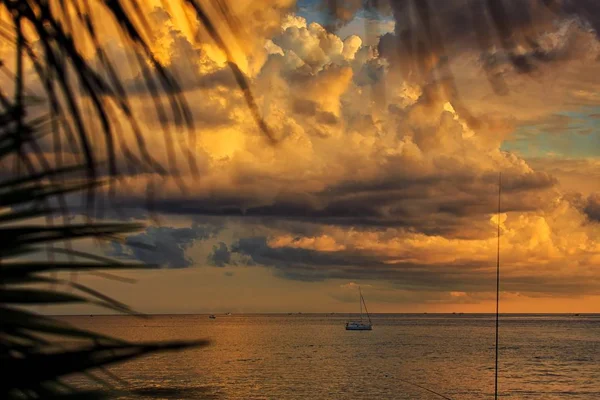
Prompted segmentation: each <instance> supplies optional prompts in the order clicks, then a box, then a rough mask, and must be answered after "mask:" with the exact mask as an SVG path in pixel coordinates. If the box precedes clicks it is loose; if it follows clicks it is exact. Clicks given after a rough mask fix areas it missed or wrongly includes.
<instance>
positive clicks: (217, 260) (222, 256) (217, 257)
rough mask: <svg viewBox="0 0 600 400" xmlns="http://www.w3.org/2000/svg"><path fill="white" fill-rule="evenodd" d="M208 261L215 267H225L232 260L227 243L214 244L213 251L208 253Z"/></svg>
mask: <svg viewBox="0 0 600 400" xmlns="http://www.w3.org/2000/svg"><path fill="white" fill-rule="evenodd" d="M208 262H209V264H211V265H214V266H215V267H224V266H225V265H228V264H229V263H230V262H231V252H230V251H229V249H228V248H227V245H226V244H225V243H223V242H219V243H218V244H217V245H214V246H213V249H212V252H211V253H210V254H209V255H208Z"/></svg>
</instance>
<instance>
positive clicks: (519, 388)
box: [65, 314, 600, 400]
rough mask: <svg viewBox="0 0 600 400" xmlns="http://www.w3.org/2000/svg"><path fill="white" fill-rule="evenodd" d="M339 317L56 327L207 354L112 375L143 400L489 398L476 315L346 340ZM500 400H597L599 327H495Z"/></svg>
mask: <svg viewBox="0 0 600 400" xmlns="http://www.w3.org/2000/svg"><path fill="white" fill-rule="evenodd" d="M346 318H347V316H346V315H339V314H338V315H324V314H323V315H309V314H303V315H293V316H288V315H285V316H282V315H242V316H238V315H232V316H225V315H222V316H221V315H218V316H217V318H216V319H215V320H210V319H208V318H207V316H206V315H199V316H157V317H153V318H152V319H150V320H148V319H137V318H135V317H130V316H110V317H109V316H104V317H98V316H96V317H94V318H89V317H65V319H67V320H69V321H70V322H72V323H74V324H77V325H78V326H81V327H84V328H88V329H93V330H96V331H100V332H103V333H109V334H111V335H115V336H118V337H121V338H125V339H129V340H136V341H146V340H173V339H200V338H209V339H211V340H212V341H213V345H212V346H210V347H208V348H203V349H193V350H188V351H184V352H180V353H163V354H156V355H152V356H150V357H147V358H144V359H142V360H138V361H134V362H131V363H126V364H121V365H118V366H115V367H112V368H111V369H110V371H111V372H112V373H114V374H116V375H117V376H119V377H120V378H121V379H123V380H124V381H125V382H127V383H128V384H129V385H130V387H131V388H132V392H131V394H129V395H127V396H124V397H122V398H124V399H125V398H128V399H129V398H136V399H139V398H151V399H284V398H285V399H305V398H320V399H324V398H327V399H347V398H352V399H373V398H386V399H390V398H393V399H435V398H439V397H436V396H435V395H434V394H431V393H428V392H426V391H424V390H422V389H420V388H418V387H415V386H412V385H409V384H407V383H406V382H405V381H410V382H414V383H416V384H419V385H422V386H425V387H428V388H430V389H432V390H434V391H436V392H440V393H442V394H444V395H446V396H448V397H450V398H453V399H482V398H490V395H492V391H493V382H494V381H493V373H494V370H493V366H494V322H493V317H492V316H491V315H490V316H487V315H434V314H427V315H376V316H375V317H374V318H373V323H374V330H373V331H362V332H361V331H356V332H354V331H346V330H345V329H344V321H345V319H346ZM500 335H501V336H500V338H501V347H500V357H501V358H500V378H499V387H500V389H501V392H502V394H503V396H502V397H503V398H512V399H544V400H550V399H565V398H567V399H586V400H588V399H593V398H600V377H599V375H598V371H599V370H598V365H600V316H593V315H592V316H590V315H582V316H579V317H575V316H540V315H523V316H510V317H504V318H503V319H502V323H501V332H500Z"/></svg>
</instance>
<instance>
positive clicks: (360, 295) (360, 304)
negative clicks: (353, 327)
mask: <svg viewBox="0 0 600 400" xmlns="http://www.w3.org/2000/svg"><path fill="white" fill-rule="evenodd" d="M358 296H359V297H358V306H359V307H360V320H361V321H362V291H361V290H360V286H359V287H358Z"/></svg>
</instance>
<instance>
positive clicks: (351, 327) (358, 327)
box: [346, 323, 373, 331]
mask: <svg viewBox="0 0 600 400" xmlns="http://www.w3.org/2000/svg"><path fill="white" fill-rule="evenodd" d="M346 330H347V331H372V330H373V325H371V324H355V323H347V324H346Z"/></svg>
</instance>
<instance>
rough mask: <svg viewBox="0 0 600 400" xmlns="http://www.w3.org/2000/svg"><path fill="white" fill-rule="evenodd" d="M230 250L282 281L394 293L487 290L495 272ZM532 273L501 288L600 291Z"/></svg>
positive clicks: (468, 265)
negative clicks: (370, 285)
mask: <svg viewBox="0 0 600 400" xmlns="http://www.w3.org/2000/svg"><path fill="white" fill-rule="evenodd" d="M231 251H232V252H234V253H239V254H242V255H245V256H248V257H250V260H251V261H252V262H254V263H256V264H258V265H263V266H267V267H272V268H274V269H275V271H276V272H277V274H278V275H280V276H282V277H285V278H287V279H293V280H300V281H322V280H326V279H343V280H380V281H387V282H390V283H392V284H393V285H394V286H395V287H396V288H398V289H405V290H425V291H434V292H435V291H441V292H448V291H464V292H488V291H492V290H493V288H494V287H495V286H494V284H495V269H494V268H493V265H490V264H493V262H490V263H485V262H475V261H469V260H457V261H454V262H452V263H430V264H426V263H414V262H409V261H403V260H402V258H401V257H397V256H394V257H386V256H376V255H367V254H363V253H361V252H360V251H357V250H354V249H351V250H340V251H325V252H324V251H318V250H312V249H303V248H295V247H271V246H270V245H269V243H268V240H267V238H265V237H248V238H243V239H240V240H239V241H237V242H236V243H234V244H233V245H232V246H231ZM399 258H400V260H398V259H399ZM392 260H393V263H392V262H391V261H392ZM534 272H535V273H532V272H529V273H528V272H514V271H511V272H510V273H507V274H505V275H504V276H503V278H502V290H503V291H509V292H527V293H532V294H533V295H536V294H537V295H544V294H547V293H552V294H555V295H561V294H565V295H566V294H573V293H587V294H591V293H600V279H599V278H597V277H592V278H590V277H587V278H584V277H577V276H573V277H568V278H565V277H552V276H547V275H541V274H539V273H537V271H534Z"/></svg>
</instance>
